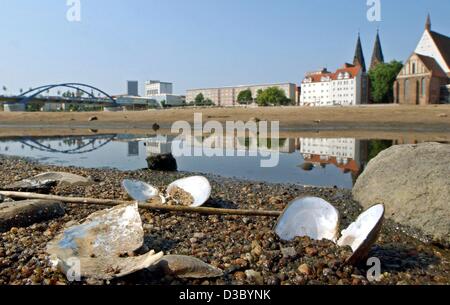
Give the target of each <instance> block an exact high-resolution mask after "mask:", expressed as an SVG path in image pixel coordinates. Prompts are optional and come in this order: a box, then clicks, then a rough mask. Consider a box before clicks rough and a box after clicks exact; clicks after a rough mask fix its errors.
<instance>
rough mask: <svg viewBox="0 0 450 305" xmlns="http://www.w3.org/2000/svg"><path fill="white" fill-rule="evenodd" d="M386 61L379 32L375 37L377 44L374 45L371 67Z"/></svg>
mask: <svg viewBox="0 0 450 305" xmlns="http://www.w3.org/2000/svg"><path fill="white" fill-rule="evenodd" d="M380 63H384V55H383V49H382V48H381V42H380V35H379V33H378V32H377V37H376V39H375V45H374V47H373V55H372V61H371V63H370V69H373V68H375V66H376V65H378V64H380Z"/></svg>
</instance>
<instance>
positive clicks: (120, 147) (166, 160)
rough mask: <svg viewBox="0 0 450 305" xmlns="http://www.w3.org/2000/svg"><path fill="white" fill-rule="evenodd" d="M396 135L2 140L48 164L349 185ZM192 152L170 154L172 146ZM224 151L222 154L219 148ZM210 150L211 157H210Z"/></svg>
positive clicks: (2, 146) (7, 147)
mask: <svg viewBox="0 0 450 305" xmlns="http://www.w3.org/2000/svg"><path fill="white" fill-rule="evenodd" d="M397 142H398V141H392V140H390V141H385V140H356V139H352V138H333V139H330V138H328V139H325V138H290V139H289V138H286V139H278V140H264V139H263V140H261V139H258V138H257V137H254V138H253V137H223V136H220V137H218V136H215V135H208V136H202V137H188V138H181V139H180V138H177V137H175V136H170V135H168V136H165V135H157V136H151V137H139V136H133V135H95V136H92V135H90V136H77V137H64V138H42V137H41V138H15V139H4V140H0V154H6V155H17V156H25V157H33V158H36V159H37V160H39V161H41V162H43V163H46V164H55V165H65V166H67V165H72V166H81V167H92V168H104V167H109V168H118V169H121V170H136V169H142V168H151V169H165V170H177V169H178V170H180V171H188V172H199V173H211V174H217V175H222V176H226V177H238V178H242V179H249V180H256V181H267V182H276V183H293V184H303V185H315V186H337V187H342V188H351V187H352V186H353V184H354V183H355V181H356V179H357V177H358V176H359V175H360V174H361V173H362V172H363V171H364V168H365V167H366V166H367V163H368V162H369V161H370V160H371V159H372V158H374V157H375V156H376V155H378V154H379V153H380V152H381V151H383V150H385V149H387V148H389V147H390V146H392V145H394V144H396V143H397ZM173 145H175V146H174V147H182V146H184V147H187V148H189V150H190V151H191V152H192V156H178V155H176V154H174V155H175V158H173V156H172V147H173ZM274 151H279V152H280V157H279V164H278V166H276V167H274V168H262V167H261V166H260V161H261V159H262V158H263V156H265V154H264V152H274ZM220 152H222V154H220ZM206 155H207V156H209V157H206Z"/></svg>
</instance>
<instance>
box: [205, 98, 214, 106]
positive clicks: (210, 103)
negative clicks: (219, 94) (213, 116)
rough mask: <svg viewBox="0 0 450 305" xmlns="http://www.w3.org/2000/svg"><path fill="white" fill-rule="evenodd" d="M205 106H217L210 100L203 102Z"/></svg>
mask: <svg viewBox="0 0 450 305" xmlns="http://www.w3.org/2000/svg"><path fill="white" fill-rule="evenodd" d="M203 105H204V106H214V105H215V104H214V103H213V101H212V100H211V99H209V98H207V99H205V101H204V102H203Z"/></svg>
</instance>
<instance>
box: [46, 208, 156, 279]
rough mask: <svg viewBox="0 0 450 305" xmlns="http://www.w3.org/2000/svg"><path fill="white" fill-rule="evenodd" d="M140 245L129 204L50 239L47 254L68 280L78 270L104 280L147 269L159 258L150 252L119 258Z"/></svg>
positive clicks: (96, 215) (137, 225)
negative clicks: (71, 273)
mask: <svg viewBox="0 0 450 305" xmlns="http://www.w3.org/2000/svg"><path fill="white" fill-rule="evenodd" d="M143 242H144V230H143V228H142V221H141V217H140V215H139V211H138V205H137V203H133V204H127V205H120V206H116V207H114V208H112V209H108V210H104V211H99V212H96V213H93V214H92V215H90V216H89V217H88V218H87V219H86V220H85V221H84V222H83V223H82V224H77V225H75V226H73V227H70V228H68V229H66V230H65V231H64V232H63V233H62V234H60V235H58V236H57V237H56V238H55V239H54V240H52V241H51V242H50V243H49V244H48V245H47V252H48V253H49V254H50V257H51V260H52V262H53V263H54V265H56V266H58V267H59V268H60V269H61V270H62V271H63V272H64V273H65V274H66V275H67V277H68V278H69V276H70V274H68V273H69V272H75V271H76V270H75V269H74V268H76V267H78V268H79V272H78V273H79V274H80V275H81V276H85V277H89V278H92V279H105V280H106V279H111V278H114V277H120V276H124V275H127V274H130V273H133V272H135V271H138V270H141V269H144V268H147V267H149V266H150V265H151V264H153V263H154V262H156V261H157V260H158V259H160V258H161V257H162V253H159V254H154V253H153V252H150V253H147V254H145V255H142V256H138V257H128V258H121V257H120V255H122V254H126V253H131V252H133V251H136V250H137V249H139V248H140V247H142V244H143Z"/></svg>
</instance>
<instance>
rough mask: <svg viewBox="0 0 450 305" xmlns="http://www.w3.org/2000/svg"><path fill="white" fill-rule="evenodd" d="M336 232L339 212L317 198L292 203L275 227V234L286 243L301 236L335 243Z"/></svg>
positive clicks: (307, 198)
mask: <svg viewBox="0 0 450 305" xmlns="http://www.w3.org/2000/svg"><path fill="white" fill-rule="evenodd" d="M338 230H339V212H338V211H337V210H336V208H335V207H333V206H332V205H331V204H329V203H328V202H326V201H325V200H323V199H321V198H317V197H302V198H297V199H295V200H294V201H292V202H291V203H290V204H289V205H288V206H287V208H286V209H285V210H284V212H283V214H282V215H281V216H280V218H279V219H278V222H277V225H276V227H275V233H276V234H277V235H278V236H279V237H280V238H281V239H282V240H286V241H290V240H292V239H294V238H295V237H303V236H308V237H310V238H312V239H316V240H322V239H328V240H332V241H336V239H337V236H338Z"/></svg>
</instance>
